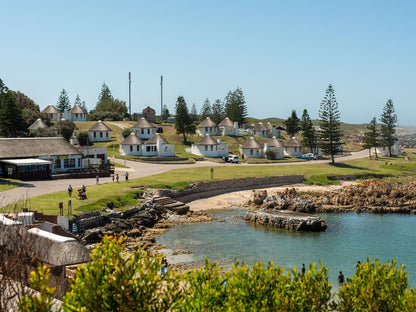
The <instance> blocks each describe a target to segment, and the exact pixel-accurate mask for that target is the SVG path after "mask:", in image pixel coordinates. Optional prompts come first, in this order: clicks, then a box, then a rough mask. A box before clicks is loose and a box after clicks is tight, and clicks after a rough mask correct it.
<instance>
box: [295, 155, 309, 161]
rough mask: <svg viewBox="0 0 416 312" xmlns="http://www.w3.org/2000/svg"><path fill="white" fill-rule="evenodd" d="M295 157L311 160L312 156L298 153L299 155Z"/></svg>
mask: <svg viewBox="0 0 416 312" xmlns="http://www.w3.org/2000/svg"><path fill="white" fill-rule="evenodd" d="M295 158H298V159H306V160H311V158H310V157H308V156H306V155H297V156H295Z"/></svg>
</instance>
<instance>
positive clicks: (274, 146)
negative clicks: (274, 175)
mask: <svg viewBox="0 0 416 312" xmlns="http://www.w3.org/2000/svg"><path fill="white" fill-rule="evenodd" d="M267 151H273V152H274V154H275V157H274V159H283V158H284V157H285V147H284V146H283V143H282V142H280V141H279V140H278V139H276V137H273V138H271V139H270V140H269V141H268V142H267V143H265V144H264V155H265V156H266V152H267Z"/></svg>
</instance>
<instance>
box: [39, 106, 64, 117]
mask: <svg viewBox="0 0 416 312" xmlns="http://www.w3.org/2000/svg"><path fill="white" fill-rule="evenodd" d="M42 113H43V114H47V115H48V117H49V118H50V120H51V121H59V120H61V118H60V113H59V111H58V110H57V109H56V108H55V106H53V105H48V106H47V107H46V108H45V109H44V110H43V111H42Z"/></svg>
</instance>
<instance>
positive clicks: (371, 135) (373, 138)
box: [363, 117, 380, 158]
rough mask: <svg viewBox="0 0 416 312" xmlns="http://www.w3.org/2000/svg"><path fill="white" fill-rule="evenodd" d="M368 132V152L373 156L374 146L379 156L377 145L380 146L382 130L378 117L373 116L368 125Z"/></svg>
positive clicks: (365, 146) (365, 137)
mask: <svg viewBox="0 0 416 312" xmlns="http://www.w3.org/2000/svg"><path fill="white" fill-rule="evenodd" d="M367 130H368V131H367V132H366V133H364V138H363V141H364V148H368V153H369V155H370V158H371V149H372V148H373V147H374V154H375V156H376V158H377V146H379V136H380V132H379V130H378V125H377V119H376V117H373V119H371V121H370V123H369V124H368V125H367Z"/></svg>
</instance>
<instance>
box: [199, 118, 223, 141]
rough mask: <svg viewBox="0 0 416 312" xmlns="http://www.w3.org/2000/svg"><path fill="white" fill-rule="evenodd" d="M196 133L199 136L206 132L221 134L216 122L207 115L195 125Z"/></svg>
mask: <svg viewBox="0 0 416 312" xmlns="http://www.w3.org/2000/svg"><path fill="white" fill-rule="evenodd" d="M196 134H198V135H199V136H205V135H206V134H209V135H221V132H220V130H219V129H218V126H217V124H216V123H215V122H214V121H213V120H212V119H211V118H209V117H207V118H205V119H204V120H203V121H201V123H200V124H199V125H198V126H197V129H196Z"/></svg>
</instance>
